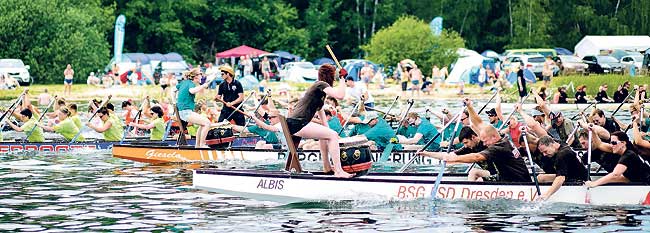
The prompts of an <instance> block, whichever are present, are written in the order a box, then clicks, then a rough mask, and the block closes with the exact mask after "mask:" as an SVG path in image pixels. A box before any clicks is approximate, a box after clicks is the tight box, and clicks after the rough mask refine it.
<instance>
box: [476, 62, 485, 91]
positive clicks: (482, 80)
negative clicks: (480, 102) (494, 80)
mask: <svg viewBox="0 0 650 233" xmlns="http://www.w3.org/2000/svg"><path fill="white" fill-rule="evenodd" d="M485 83H487V73H486V71H485V67H483V64H481V68H479V70H478V87H479V90H480V92H483V86H485Z"/></svg>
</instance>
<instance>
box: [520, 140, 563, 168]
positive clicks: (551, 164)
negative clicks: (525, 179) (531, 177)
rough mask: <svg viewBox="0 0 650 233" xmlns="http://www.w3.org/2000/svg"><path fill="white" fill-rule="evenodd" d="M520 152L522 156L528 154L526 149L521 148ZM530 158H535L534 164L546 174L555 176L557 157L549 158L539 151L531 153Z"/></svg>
mask: <svg viewBox="0 0 650 233" xmlns="http://www.w3.org/2000/svg"><path fill="white" fill-rule="evenodd" d="M519 151H520V153H521V154H525V153H527V152H526V147H521V148H519ZM530 155H531V156H530V157H532V158H533V162H535V163H536V164H537V165H539V167H541V168H542V170H543V171H544V173H546V174H555V173H556V172H555V158H556V157H547V156H544V155H543V154H542V152H540V151H539V150H535V151H531V152H530Z"/></svg>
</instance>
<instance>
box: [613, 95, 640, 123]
mask: <svg viewBox="0 0 650 233" xmlns="http://www.w3.org/2000/svg"><path fill="white" fill-rule="evenodd" d="M634 92H636V89H634V91H630V93H629V94H627V96H626V97H625V99H623V101H621V104H619V105H618V107H617V108H616V110H614V112H613V113H612V115H611V116H610V118H612V117H614V115H616V113H617V112H618V110H621V107H623V104H625V101H627V99H628V98H630V96H632V93H634Z"/></svg>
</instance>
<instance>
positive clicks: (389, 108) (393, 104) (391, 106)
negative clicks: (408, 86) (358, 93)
mask: <svg viewBox="0 0 650 233" xmlns="http://www.w3.org/2000/svg"><path fill="white" fill-rule="evenodd" d="M397 100H399V95H398V96H395V99H394V100H393V103H391V104H390V107H388V111H386V112H385V113H384V116H383V117H382V118H383V119H386V116H388V115H389V114H390V110H393V106H395V103H397ZM375 111H376V110H375Z"/></svg>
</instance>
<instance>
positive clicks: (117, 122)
mask: <svg viewBox="0 0 650 233" xmlns="http://www.w3.org/2000/svg"><path fill="white" fill-rule="evenodd" d="M108 118H109V119H111V120H112V121H113V124H115V125H117V126H119V127H122V128H124V122H122V120H121V119H120V118H119V117H118V116H117V114H115V113H113V114H109V115H108Z"/></svg>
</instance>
